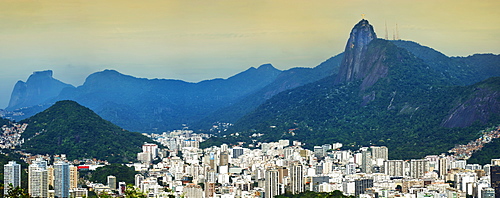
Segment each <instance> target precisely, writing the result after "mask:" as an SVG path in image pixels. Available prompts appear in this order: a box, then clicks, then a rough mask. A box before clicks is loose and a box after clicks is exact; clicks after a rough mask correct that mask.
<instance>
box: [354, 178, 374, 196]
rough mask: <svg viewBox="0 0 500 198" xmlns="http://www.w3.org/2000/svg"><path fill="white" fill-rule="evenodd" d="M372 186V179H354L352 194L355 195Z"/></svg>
mask: <svg viewBox="0 0 500 198" xmlns="http://www.w3.org/2000/svg"><path fill="white" fill-rule="evenodd" d="M371 187H373V179H358V180H355V181H354V188H355V189H354V194H355V195H356V197H357V196H358V195H360V194H363V193H365V192H366V189H368V188H371Z"/></svg>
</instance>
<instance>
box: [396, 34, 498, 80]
mask: <svg viewBox="0 0 500 198" xmlns="http://www.w3.org/2000/svg"><path fill="white" fill-rule="evenodd" d="M391 42H392V43H394V44H395V45H397V46H398V47H401V48H405V49H407V50H408V51H410V52H411V53H412V54H414V55H415V56H416V57H418V58H420V59H422V60H423V61H424V62H425V63H426V64H427V65H429V67H430V68H432V69H434V70H436V71H437V72H438V73H439V75H441V76H443V77H446V78H447V79H448V80H449V81H450V82H451V83H453V84H455V85H471V84H474V83H478V82H480V81H483V80H485V79H487V78H490V77H495V76H499V75H500V67H499V66H498V64H499V63H500V55H493V54H475V55H472V56H467V57H447V56H446V55H444V54H442V53H441V52H438V51H436V50H434V49H432V48H429V47H426V46H421V45H420V44H418V43H415V42H412V41H402V40H397V41H391Z"/></svg>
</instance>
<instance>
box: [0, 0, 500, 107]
mask: <svg viewBox="0 0 500 198" xmlns="http://www.w3.org/2000/svg"><path fill="white" fill-rule="evenodd" d="M498 7H500V2H498V1H494V0H486V1H472V0H468V1H451V0H446V1H438V2H436V1H431V0H425V1H395V0H394V1H361V0H358V1H327V0H322V1H313V2H306V1H147V2H139V1H116V0H113V1H105V2H103V1H93V0H91V1H71V2H68V1H53V0H50V1H35V0H27V1H10V0H9V1H3V2H2V6H1V7H0V13H1V14H0V24H1V25H0V27H1V28H0V45H1V46H3V47H2V48H0V65H1V70H2V72H0V96H1V97H0V108H4V107H6V106H7V104H8V101H9V97H10V93H11V91H12V88H13V86H14V84H15V83H16V82H17V81H18V80H23V81H25V80H26V79H27V77H28V76H29V75H30V74H31V73H32V72H33V71H40V70H47V69H50V70H53V71H54V78H56V79H59V80H61V81H63V82H65V83H70V84H72V85H74V86H79V85H81V84H82V83H83V82H84V80H85V77H86V76H88V75H89V74H91V73H93V72H97V71H101V70H103V69H115V70H117V71H119V72H121V73H124V74H128V75H132V76H136V77H144V78H168V79H181V80H186V81H190V82H198V81H201V80H205V79H213V78H227V77H230V76H232V75H234V74H236V73H239V72H241V71H244V70H245V69H247V68H249V67H257V66H259V65H261V64H264V63H271V64H273V65H274V66H275V67H276V68H278V69H282V70H284V69H288V68H291V67H314V66H316V65H318V64H319V63H321V62H322V61H324V60H326V59H328V58H329V57H331V56H334V55H336V54H338V53H341V52H342V51H343V49H344V47H345V43H346V39H347V35H348V33H349V30H350V29H351V27H352V24H354V23H356V22H357V21H359V20H360V19H361V14H365V18H366V19H367V20H369V21H370V23H371V24H373V26H374V27H375V31H376V33H377V35H378V37H380V38H384V36H385V34H386V33H385V24H387V29H388V37H389V38H390V39H391V38H393V33H394V32H395V29H396V24H397V25H398V35H399V38H400V39H403V40H412V41H416V42H419V43H420V44H422V45H428V46H430V47H433V48H435V49H437V50H439V51H441V52H443V53H445V54H446V55H448V56H468V55H472V54H474V53H494V54H498V53H500V40H499V39H498V35H500V27H499V26H498V25H496V24H500V20H499V19H500V14H499V12H498V10H497V9H498Z"/></svg>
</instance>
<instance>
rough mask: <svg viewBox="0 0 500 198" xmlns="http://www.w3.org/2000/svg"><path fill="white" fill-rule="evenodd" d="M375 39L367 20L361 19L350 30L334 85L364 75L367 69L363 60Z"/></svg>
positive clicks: (375, 36)
mask: <svg viewBox="0 0 500 198" xmlns="http://www.w3.org/2000/svg"><path fill="white" fill-rule="evenodd" d="M376 38H377V35H376V34H375V31H374V30H373V26H372V25H370V23H369V22H368V20H365V19H362V20H361V21H359V22H358V23H357V24H356V25H355V26H354V27H353V28H352V30H351V34H350V36H349V40H348V41H347V44H346V47H345V51H344V58H343V60H342V63H341V65H340V71H339V74H338V75H337V78H336V80H335V83H342V82H349V81H353V80H358V79H361V78H363V77H364V76H365V75H366V73H367V72H368V71H366V70H367V68H369V67H367V66H366V65H363V64H362V62H363V58H364V55H365V53H366V50H367V47H368V44H369V43H370V42H371V41H372V40H373V39H376Z"/></svg>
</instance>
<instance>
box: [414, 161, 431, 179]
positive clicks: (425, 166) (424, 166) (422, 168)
mask: <svg viewBox="0 0 500 198" xmlns="http://www.w3.org/2000/svg"><path fill="white" fill-rule="evenodd" d="M428 171H429V161H428V160H424V159H412V160H410V177H413V178H421V177H422V176H424V174H425V173H426V172H428Z"/></svg>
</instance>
